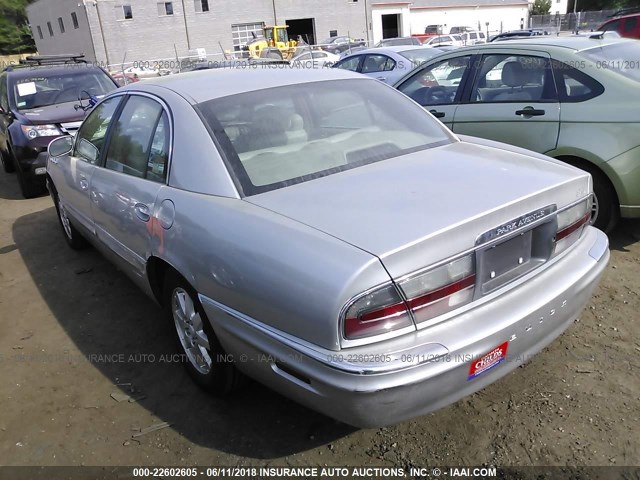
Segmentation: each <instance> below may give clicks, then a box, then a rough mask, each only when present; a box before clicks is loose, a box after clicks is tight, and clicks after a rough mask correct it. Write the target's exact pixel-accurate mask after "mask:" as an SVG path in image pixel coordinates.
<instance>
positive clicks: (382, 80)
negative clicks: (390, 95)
mask: <svg viewBox="0 0 640 480" xmlns="http://www.w3.org/2000/svg"><path fill="white" fill-rule="evenodd" d="M376 78H377V79H378V80H380V81H381V82H384V81H385V80H386V79H387V77H376Z"/></svg>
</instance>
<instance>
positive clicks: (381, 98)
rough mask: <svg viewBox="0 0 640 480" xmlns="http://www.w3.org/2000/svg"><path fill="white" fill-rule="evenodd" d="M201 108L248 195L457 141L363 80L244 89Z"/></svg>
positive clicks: (398, 97) (396, 97)
mask: <svg viewBox="0 0 640 480" xmlns="http://www.w3.org/2000/svg"><path fill="white" fill-rule="evenodd" d="M196 108H197V109H198V110H199V111H200V112H201V114H202V118H203V119H204V121H205V123H206V124H207V126H208V127H209V130H210V132H212V135H213V136H215V137H216V139H217V140H218V144H219V145H221V148H222V150H223V152H222V153H223V154H224V157H225V159H226V160H227V162H228V163H227V164H228V167H229V169H230V172H231V173H232V174H233V175H234V176H235V177H236V179H237V180H238V182H239V184H240V186H241V193H242V194H243V195H245V196H246V195H254V194H258V193H261V192H266V191H269V190H274V189H278V188H283V187H286V186H288V185H292V184H296V183H301V182H306V181H310V180H313V179H315V178H319V177H323V176H327V175H332V174H335V173H338V172H341V171H344V170H349V169H352V168H358V167H360V166H363V165H366V164H370V163H374V162H378V161H382V160H386V159H391V158H394V157H398V156H400V155H404V154H406V153H410V152H415V151H420V150H424V149H427V148H430V147H433V146H434V145H441V144H445V143H449V142H451V141H452V139H451V137H450V135H449V134H448V133H447V130H446V129H445V128H444V127H442V125H441V124H440V123H439V122H437V121H436V120H433V119H432V118H431V117H430V116H429V115H428V114H426V112H424V110H422V109H421V108H419V107H418V106H417V105H415V104H413V103H412V102H410V101H409V100H407V99H406V98H405V97H403V96H402V95H398V93H397V92H394V91H393V90H392V89H389V88H388V87H386V86H385V85H383V84H381V83H379V82H375V81H371V80H365V79H363V80H358V79H353V80H332V81H323V82H312V83H304V84H299V85H290V86H286V87H276V88H270V89H266V90H258V91H254V92H246V93H242V94H238V95H232V96H228V97H223V98H219V99H214V100H210V101H207V102H204V103H201V104H199V105H197V107H196Z"/></svg>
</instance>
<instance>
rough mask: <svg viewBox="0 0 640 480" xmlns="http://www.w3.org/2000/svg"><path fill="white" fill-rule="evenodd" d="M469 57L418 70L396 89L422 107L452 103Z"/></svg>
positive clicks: (452, 59)
mask: <svg viewBox="0 0 640 480" xmlns="http://www.w3.org/2000/svg"><path fill="white" fill-rule="evenodd" d="M470 61H471V56H464V57H455V58H450V59H448V60H443V61H442V62H438V63H435V64H433V65H430V66H428V67H425V68H423V69H420V70H419V71H418V72H416V73H415V74H414V75H413V76H412V77H410V78H409V79H407V80H406V81H405V82H404V83H403V84H402V85H400V86H399V87H398V90H400V91H401V92H402V93H404V94H405V95H407V96H408V97H410V98H412V99H413V100H414V101H416V102H418V103H419V104H420V105H422V106H426V105H446V104H452V103H454V101H455V99H456V96H457V94H458V89H459V88H460V84H461V81H462V76H463V75H464V73H465V72H466V70H467V69H468V68H469V63H470Z"/></svg>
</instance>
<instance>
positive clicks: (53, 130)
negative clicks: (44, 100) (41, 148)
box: [21, 125, 62, 140]
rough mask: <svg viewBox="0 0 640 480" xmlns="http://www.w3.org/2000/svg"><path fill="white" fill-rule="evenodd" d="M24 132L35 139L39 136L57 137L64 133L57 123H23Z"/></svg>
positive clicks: (29, 137)
mask: <svg viewBox="0 0 640 480" xmlns="http://www.w3.org/2000/svg"><path fill="white" fill-rule="evenodd" d="M21 128H22V133H24V135H25V136H26V137H27V138H28V139H30V140H33V139H34V138H37V137H57V136H59V135H62V132H61V131H60V129H58V127H56V126H55V125H22V126H21Z"/></svg>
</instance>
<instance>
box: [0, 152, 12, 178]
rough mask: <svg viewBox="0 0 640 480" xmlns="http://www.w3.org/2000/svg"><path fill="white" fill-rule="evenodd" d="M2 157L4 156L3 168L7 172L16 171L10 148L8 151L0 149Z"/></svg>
mask: <svg viewBox="0 0 640 480" xmlns="http://www.w3.org/2000/svg"><path fill="white" fill-rule="evenodd" d="M0 157H2V168H3V169H4V171H5V172H6V173H13V172H15V171H16V167H15V166H14V165H13V159H12V158H11V156H10V155H9V150H7V152H6V153H2V152H1V151H0Z"/></svg>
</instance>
